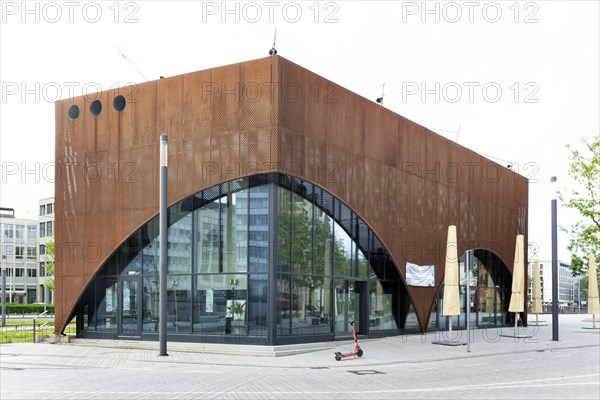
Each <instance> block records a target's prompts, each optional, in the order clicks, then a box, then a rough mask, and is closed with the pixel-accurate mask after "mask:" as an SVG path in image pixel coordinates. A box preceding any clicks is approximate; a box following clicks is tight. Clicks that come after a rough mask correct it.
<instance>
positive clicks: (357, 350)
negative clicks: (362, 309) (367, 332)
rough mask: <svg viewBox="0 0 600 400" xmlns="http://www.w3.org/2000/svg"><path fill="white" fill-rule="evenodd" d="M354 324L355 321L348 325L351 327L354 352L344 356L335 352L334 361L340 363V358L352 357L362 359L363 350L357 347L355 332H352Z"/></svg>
mask: <svg viewBox="0 0 600 400" xmlns="http://www.w3.org/2000/svg"><path fill="white" fill-rule="evenodd" d="M354 322H355V321H352V322H350V325H351V326H352V336H353V337H354V350H352V352H351V353H346V354H342V353H340V352H339V351H338V352H336V353H335V360H336V361H340V360H341V359H342V358H348V357H354V356H358V357H362V356H363V354H364V352H363V350H362V349H361V348H360V346H359V345H358V339H357V338H356V331H355V330H354Z"/></svg>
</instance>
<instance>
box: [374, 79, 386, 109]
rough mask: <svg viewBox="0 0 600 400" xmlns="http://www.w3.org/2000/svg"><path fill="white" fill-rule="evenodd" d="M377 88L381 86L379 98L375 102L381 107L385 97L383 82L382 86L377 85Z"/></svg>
mask: <svg viewBox="0 0 600 400" xmlns="http://www.w3.org/2000/svg"><path fill="white" fill-rule="evenodd" d="M379 86H383V88H382V89H381V97H378V98H377V100H375V101H376V102H377V103H379V104H381V106H382V107H383V97H384V96H385V82H383V85H379Z"/></svg>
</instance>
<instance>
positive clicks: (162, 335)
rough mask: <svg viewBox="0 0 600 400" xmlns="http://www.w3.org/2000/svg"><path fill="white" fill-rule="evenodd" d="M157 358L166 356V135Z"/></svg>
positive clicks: (162, 164)
mask: <svg viewBox="0 0 600 400" xmlns="http://www.w3.org/2000/svg"><path fill="white" fill-rule="evenodd" d="M158 222H159V243H160V258H159V260H160V262H159V263H160V269H159V276H158V280H159V287H158V299H159V300H158V302H159V308H160V310H159V319H158V320H159V327H158V341H159V353H158V355H159V356H168V354H167V135H160V210H159V218H158Z"/></svg>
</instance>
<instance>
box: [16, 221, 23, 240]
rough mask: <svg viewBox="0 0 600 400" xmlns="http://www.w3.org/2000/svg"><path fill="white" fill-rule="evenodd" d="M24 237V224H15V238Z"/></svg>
mask: <svg viewBox="0 0 600 400" xmlns="http://www.w3.org/2000/svg"><path fill="white" fill-rule="evenodd" d="M24 237H25V225H19V224H17V225H15V238H16V239H23V238H24Z"/></svg>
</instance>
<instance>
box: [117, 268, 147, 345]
mask: <svg viewBox="0 0 600 400" xmlns="http://www.w3.org/2000/svg"><path fill="white" fill-rule="evenodd" d="M141 283H142V282H141V279H140V277H139V276H134V277H124V278H121V279H120V282H119V285H118V287H119V310H120V311H119V317H120V321H119V336H134V337H139V336H140V332H141V328H142V326H141V322H142V321H141V318H140V316H141V314H142V301H141V292H142V291H141V289H142V284H141Z"/></svg>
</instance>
